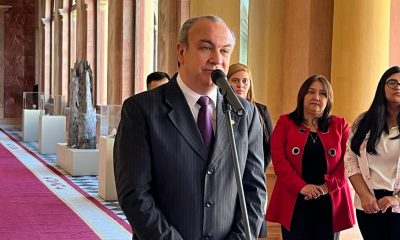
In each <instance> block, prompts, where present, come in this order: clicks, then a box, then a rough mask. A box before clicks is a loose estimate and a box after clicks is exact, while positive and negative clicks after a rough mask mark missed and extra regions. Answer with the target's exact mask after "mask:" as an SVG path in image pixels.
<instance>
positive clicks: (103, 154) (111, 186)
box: [99, 136, 117, 201]
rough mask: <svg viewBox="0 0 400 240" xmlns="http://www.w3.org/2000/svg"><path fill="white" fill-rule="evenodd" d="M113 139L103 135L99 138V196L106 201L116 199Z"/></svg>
mask: <svg viewBox="0 0 400 240" xmlns="http://www.w3.org/2000/svg"><path fill="white" fill-rule="evenodd" d="M114 141H115V139H114V138H108V137H104V136H103V137H100V140H99V151H100V157H99V196H100V197H101V198H103V199H104V200H107V201H114V200H117V190H116V188H115V178H114V161H113V148H114Z"/></svg>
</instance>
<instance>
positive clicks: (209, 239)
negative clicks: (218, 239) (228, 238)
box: [204, 234, 212, 240]
mask: <svg viewBox="0 0 400 240" xmlns="http://www.w3.org/2000/svg"><path fill="white" fill-rule="evenodd" d="M211 239H212V235H211V234H206V235H205V236H204V240H211Z"/></svg>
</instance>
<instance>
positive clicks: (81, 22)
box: [76, 0, 87, 61]
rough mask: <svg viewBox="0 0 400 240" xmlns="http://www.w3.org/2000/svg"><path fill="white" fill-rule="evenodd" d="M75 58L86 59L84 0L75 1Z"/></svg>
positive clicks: (85, 13) (85, 10)
mask: <svg viewBox="0 0 400 240" xmlns="http://www.w3.org/2000/svg"><path fill="white" fill-rule="evenodd" d="M76 22H77V25H76V59H77V60H78V61H79V60H86V59H87V5H86V4H85V1H84V0H77V1H76Z"/></svg>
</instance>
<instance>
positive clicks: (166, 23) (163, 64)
mask: <svg viewBox="0 0 400 240" xmlns="http://www.w3.org/2000/svg"><path fill="white" fill-rule="evenodd" d="M178 11H179V2H178V1H177V0H173V1H171V0H160V1H158V46H157V50H158V51H157V69H156V70H158V71H163V72H167V73H168V74H169V75H172V74H174V73H175V72H177V70H178V66H177V65H178V64H177V53H176V43H177V40H178V33H179V29H180V21H179V19H178V18H177V16H178ZM178 21H179V22H178Z"/></svg>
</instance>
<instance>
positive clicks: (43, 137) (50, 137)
mask: <svg viewBox="0 0 400 240" xmlns="http://www.w3.org/2000/svg"><path fill="white" fill-rule="evenodd" d="M65 121H66V119H65V116H54V115H44V116H39V152H40V153H41V154H47V153H56V146H57V143H63V142H65Z"/></svg>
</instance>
